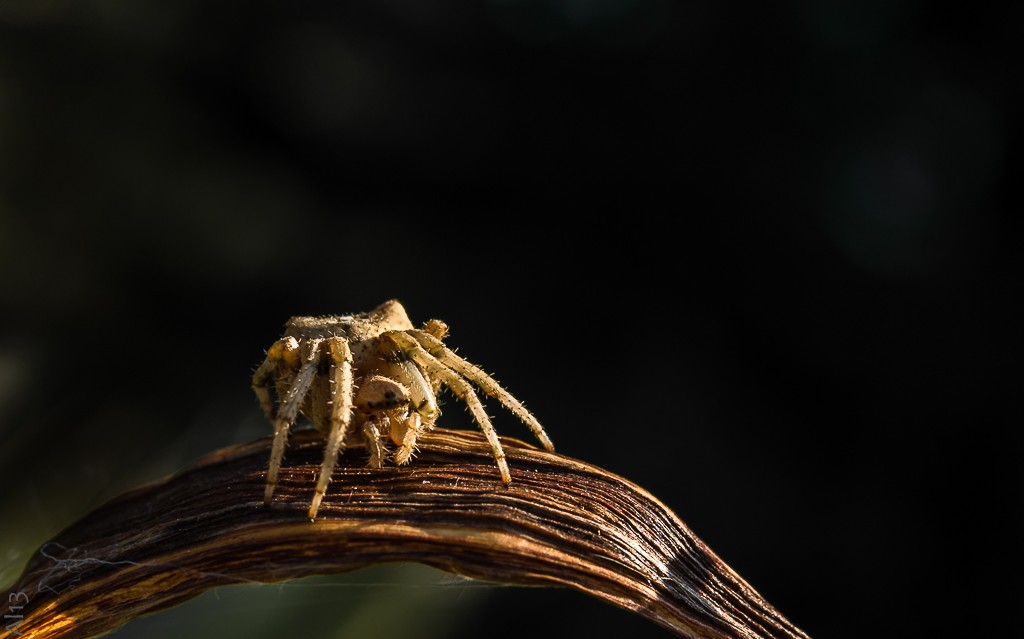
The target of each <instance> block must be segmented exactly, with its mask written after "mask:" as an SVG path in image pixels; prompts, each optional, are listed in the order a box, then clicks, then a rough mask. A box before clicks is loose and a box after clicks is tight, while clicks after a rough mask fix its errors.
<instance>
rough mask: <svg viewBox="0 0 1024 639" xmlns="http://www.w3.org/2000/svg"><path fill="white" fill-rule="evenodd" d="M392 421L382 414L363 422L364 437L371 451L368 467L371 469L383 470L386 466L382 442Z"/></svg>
mask: <svg viewBox="0 0 1024 639" xmlns="http://www.w3.org/2000/svg"><path fill="white" fill-rule="evenodd" d="M390 421H391V420H390V419H388V416H387V415H385V414H383V413H381V414H380V415H374V416H372V417H370V418H369V419H367V420H366V421H364V422H363V437H364V438H365V439H366V447H367V448H368V449H370V461H369V463H368V464H366V465H367V466H369V467H370V468H381V467H382V466H383V465H384V463H383V462H384V446H383V444H381V442H382V441H383V440H384V437H385V435H384V433H386V432H387V431H388V427H389V424H390Z"/></svg>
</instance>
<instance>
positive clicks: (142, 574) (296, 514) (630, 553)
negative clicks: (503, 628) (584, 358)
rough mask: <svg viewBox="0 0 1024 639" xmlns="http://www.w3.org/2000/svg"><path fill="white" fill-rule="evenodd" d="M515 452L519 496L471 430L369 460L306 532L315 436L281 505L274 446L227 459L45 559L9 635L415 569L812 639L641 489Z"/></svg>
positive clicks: (165, 486)
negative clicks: (267, 587) (335, 577)
mask: <svg viewBox="0 0 1024 639" xmlns="http://www.w3.org/2000/svg"><path fill="white" fill-rule="evenodd" d="M504 445H505V447H506V452H507V455H508V461H509V465H510V466H511V467H512V474H513V481H512V484H511V485H510V486H504V485H503V484H502V483H501V482H500V481H499V479H498V475H497V471H496V470H495V468H494V460H493V458H492V456H491V451H490V447H489V446H488V445H487V443H486V441H485V440H483V438H482V437H481V436H479V435H478V434H477V433H472V432H465V431H451V430H443V429H437V430H435V431H434V432H432V433H430V434H429V435H426V436H424V437H423V438H422V439H421V440H420V446H419V454H418V455H417V458H416V460H415V461H414V462H413V463H412V464H411V465H409V466H406V467H403V468H385V469H383V470H371V469H367V468H365V467H364V466H363V464H364V463H365V462H364V459H363V457H364V455H362V454H361V451H352V452H350V453H349V454H345V455H342V457H341V459H340V460H339V464H338V466H337V467H336V469H335V471H334V475H333V482H332V483H331V485H330V489H329V490H328V493H327V496H326V498H325V499H324V502H323V505H322V506H321V507H320V513H319V515H318V517H317V520H316V522H313V523H311V522H310V521H309V520H308V519H307V518H306V509H307V508H308V506H309V500H310V498H311V497H312V495H313V487H314V485H315V482H316V475H317V472H318V470H319V467H320V462H321V461H322V455H323V441H322V439H320V437H319V436H318V435H316V434H315V433H312V432H300V433H296V434H295V435H294V436H293V437H292V440H291V442H290V445H289V449H288V453H287V455H286V460H285V464H284V466H283V467H282V471H281V479H280V482H279V484H278V487H277V492H276V493H275V495H274V501H273V503H272V504H271V506H270V507H264V506H263V503H262V498H263V489H264V482H265V474H266V465H267V458H268V456H269V447H270V440H269V439H264V440H260V441H257V442H254V443H252V444H248V445H244V446H233V447H230V448H226V449H223V450H220V451H217V452H215V453H213V454H211V455H208V456H207V457H205V458H203V459H201V460H200V461H199V462H197V463H196V464H195V465H193V466H192V467H190V468H188V469H186V470H184V471H182V472H180V473H178V474H177V475H175V476H173V477H170V478H169V479H167V480H165V481H161V482H158V483H154V484H151V485H148V486H144V487H142V488H138V489H136V490H133V491H131V492H129V493H126V494H124V495H122V496H121V497H118V498H117V499H114V500H113V501H111V502H109V503H107V504H105V505H103V506H101V507H100V508H98V509H96V510H95V511H93V512H92V513H90V514H89V515H87V516H85V517H84V518H83V519H81V520H80V521H78V522H76V523H74V524H72V525H71V526H70V527H68V528H67V529H66V530H64V531H63V532H62V533H60V534H59V535H57V536H56V537H55V538H54V539H53V540H51V541H50V542H48V543H47V544H45V545H44V546H43V547H42V548H41V549H40V551H39V552H38V553H37V554H36V555H35V557H34V558H33V559H32V561H31V562H30V563H29V565H28V566H27V567H26V569H25V572H24V573H23V574H22V576H21V577H20V578H19V580H18V582H17V583H16V584H15V585H13V586H12V587H10V588H9V589H8V591H9V592H14V593H19V592H20V593H25V596H26V597H27V599H28V603H27V604H25V606H24V609H22V610H20V611H19V614H24V619H23V620H21V621H20V623H17V624H16V625H14V624H12V625H11V626H8V630H7V631H6V632H5V633H3V634H0V636H2V637H8V636H16V635H15V634H14V632H13V631H12V628H13V629H15V630H17V631H18V632H20V633H21V634H22V635H25V636H31V637H33V638H34V639H47V638H50V637H67V638H76V637H93V636H96V635H99V634H102V633H104V632H108V631H110V630H112V629H114V628H116V627H118V626H120V625H122V624H124V623H126V622H128V621H129V620H131V619H133V618H134V617H137V616H139V615H142V614H146V613H151V612H154V611H157V610H160V609H163V608H167V607H170V606H174V605H176V604H179V603H182V602H183V601H186V600H188V599H191V598H192V597H195V596H196V595H198V594H200V593H202V592H203V591H205V590H207V589H209V588H213V587H215V586H221V585H226V584H236V583H242V582H260V583H265V582H276V581H281V580H284V579H291V578H295V577H304V576H308V575H317V574H333V573H339V572H344V571H348V570H353V569H355V568H360V567H363V566H367V565H370V564H378V563H383V562H402V561H414V562H420V563H424V564H428V565H430V566H434V567H437V568H441V569H443V570H447V571H450V572H453V573H457V574H460V575H464V576H467V577H472V578H475V579H481V580H486V581H491V582H500V583H507V584H534V585H555V586H566V587H569V588H575V589H577V590H581V591H583V592H586V593H588V594H591V595H593V596H595V597H598V598H599V599H602V600H604V601H607V602H610V603H613V604H615V605H618V606H621V607H623V608H626V609H628V610H632V611H634V612H636V613H638V614H641V615H643V616H645V617H647V618H649V619H651V620H652V621H654V622H655V623H658V624H660V625H661V626H664V627H665V628H668V629H669V630H671V631H673V632H674V633H675V634H677V635H679V636H681V637H707V638H724V637H734V638H739V637H743V638H755V637H756V638H762V637H778V638H781V637H789V638H792V637H804V638H806V635H805V634H804V633H803V632H801V631H800V630H799V629H797V628H796V627H795V626H793V624H791V623H790V622H789V621H787V620H786V619H785V618H784V617H783V616H782V615H781V614H779V613H778V612H777V611H776V610H775V609H774V608H772V607H771V606H770V605H769V604H768V603H767V602H766V601H764V599H762V598H761V597H760V595H758V594H757V593H756V592H755V591H754V590H753V589H752V588H751V587H750V586H749V585H748V584H747V583H746V582H745V581H744V580H743V579H741V578H740V577H739V576H738V575H737V574H736V573H735V572H733V571H732V569H730V568H729V567H728V566H727V565H725V563H723V562H722V561H721V560H720V559H719V558H718V557H716V556H715V555H714V553H712V552H711V550H710V549H708V547H707V546H705V545H704V543H703V542H702V541H701V540H700V539H698V538H697V537H696V536H695V535H694V534H693V533H692V532H691V531H690V530H689V529H688V528H687V527H686V526H685V525H684V524H683V523H682V522H681V521H680V520H679V519H678V518H677V517H676V516H675V515H674V514H673V513H672V512H671V511H670V510H669V509H668V508H666V507H665V506H664V505H663V504H662V503H661V502H659V501H658V500H657V499H655V498H654V497H652V496H651V495H649V494H648V493H647V492H645V491H644V490H643V489H641V488H639V487H637V486H635V485H633V484H631V483H630V482H628V481H626V480H624V479H622V478H620V477H616V476H615V475H611V474H609V473H607V472H605V471H603V470H601V469H599V468H595V467H593V466H589V465H587V464H583V463H581V462H578V461H576V460H574V459H571V458H568V457H565V456H562V455H558V454H553V453H548V452H543V451H539V450H536V449H534V448H532V447H530V446H528V445H526V444H523V443H522V442H518V441H516V440H509V439H505V440H504ZM21 603H24V602H21ZM7 623H11V620H10V619H8V620H7Z"/></svg>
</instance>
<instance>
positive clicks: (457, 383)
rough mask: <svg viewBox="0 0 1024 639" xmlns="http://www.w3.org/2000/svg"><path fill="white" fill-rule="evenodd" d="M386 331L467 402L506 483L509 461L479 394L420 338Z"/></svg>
mask: <svg viewBox="0 0 1024 639" xmlns="http://www.w3.org/2000/svg"><path fill="white" fill-rule="evenodd" d="M385 335H387V336H388V337H390V338H391V340H392V341H393V342H394V343H395V344H397V345H398V347H399V348H401V349H402V350H403V351H405V352H406V353H407V354H408V355H409V357H411V358H412V360H413V361H415V362H416V363H417V364H419V365H420V366H422V367H423V369H424V371H425V372H426V373H428V374H429V375H431V376H436V377H438V378H439V379H440V380H441V381H442V382H443V383H444V385H445V386H447V387H448V388H450V389H452V391H453V392H454V393H455V394H456V395H457V396H458V397H459V398H460V399H462V400H463V401H464V402H466V406H468V407H469V411H470V413H472V414H473V418H474V419H475V420H476V423H477V425H479V426H480V430H482V431H483V433H484V436H485V437H486V438H487V441H488V443H490V445H491V450H492V451H493V452H494V461H495V463H497V465H498V472H499V473H501V481H502V482H503V483H505V484H506V485H507V484H509V483H511V482H512V476H511V475H510V474H509V471H508V462H506V461H505V451H504V449H502V447H501V440H499V439H498V433H497V432H496V431H495V430H494V425H493V424H491V420H490V418H489V417H487V413H486V412H485V411H484V407H483V404H481V403H480V398H479V397H477V395H476V393H475V392H474V391H473V387H472V386H470V385H469V382H467V381H466V380H464V379H462V378H461V377H459V375H458V374H457V373H456V372H455V371H453V370H452V369H450V368H448V367H447V366H445V365H444V364H442V363H441V362H440V361H438V359H437V358H436V357H434V356H433V355H431V354H430V353H428V352H427V351H425V350H423V347H422V346H420V344H419V342H417V341H416V340H415V339H413V338H412V337H410V336H409V335H408V334H407V333H406V332H404V331H390V332H388V333H385Z"/></svg>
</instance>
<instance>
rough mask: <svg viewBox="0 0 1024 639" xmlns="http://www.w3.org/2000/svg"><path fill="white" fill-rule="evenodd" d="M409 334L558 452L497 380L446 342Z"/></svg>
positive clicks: (520, 405) (542, 429)
mask: <svg viewBox="0 0 1024 639" xmlns="http://www.w3.org/2000/svg"><path fill="white" fill-rule="evenodd" d="M408 333H411V334H412V336H413V337H415V338H416V341H418V342H419V343H420V344H421V345H422V346H423V348H425V349H426V350H427V352H428V353H430V354H431V355H433V356H434V357H436V358H437V359H438V361H440V362H441V363H442V364H444V365H445V366H448V367H449V368H451V369H452V370H454V371H455V372H457V373H458V374H459V375H461V376H462V377H465V378H466V379H468V380H469V381H471V382H473V383H474V384H476V385H477V386H479V387H480V389H481V390H483V391H484V392H485V393H487V394H488V395H490V396H491V397H493V398H495V399H497V400H498V401H499V402H501V403H502V404H503V405H504V406H505V408H507V409H509V410H510V411H511V412H512V413H513V414H514V415H515V416H516V417H518V418H519V420H520V421H521V422H523V423H524V424H526V425H527V426H528V427H529V428H530V430H531V431H532V432H533V434H534V436H535V437H536V438H537V439H538V440H539V441H540V443H541V444H542V445H543V446H544V448H546V449H547V450H549V451H554V450H555V445H554V444H552V443H551V440H550V439H549V438H548V435H547V433H545V432H544V428H543V427H542V426H541V425H540V422H538V421H537V418H536V417H534V416H533V414H532V413H530V411H528V410H526V407H525V406H523V404H522V402H520V401H519V400H518V399H516V398H515V397H513V396H512V395H511V393H509V392H508V391H507V390H505V389H504V388H502V387H501V386H500V385H499V384H498V382H497V381H495V380H494V378H493V377H491V376H490V375H488V374H487V373H485V372H484V371H483V370H482V369H480V368H479V367H477V366H475V365H474V364H471V363H469V362H467V361H466V360H464V359H462V358H461V357H459V356H458V355H456V354H455V352H454V351H452V350H451V349H450V348H448V347H447V346H445V345H444V342H442V341H441V340H439V339H437V338H436V337H434V336H433V335H432V334H430V333H428V332H426V331H419V330H411V331H408Z"/></svg>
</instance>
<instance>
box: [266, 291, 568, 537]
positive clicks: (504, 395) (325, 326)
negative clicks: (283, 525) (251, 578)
mask: <svg viewBox="0 0 1024 639" xmlns="http://www.w3.org/2000/svg"><path fill="white" fill-rule="evenodd" d="M447 335H448V325H447V324H445V323H444V322H442V321H441V320H437V319H432V320H428V321H427V322H426V323H424V324H423V327H422V328H420V329H417V328H416V327H415V326H413V324H412V322H411V321H410V320H409V316H408V314H406V312H405V308H403V307H402V305H401V304H400V303H399V302H398V301H397V300H389V301H387V302H384V303H383V304H381V305H380V306H378V307H377V308H375V309H373V310H372V311H369V312H366V313H356V314H353V315H335V316H323V317H307V316H297V317H292V318H291V319H289V320H288V322H287V323H286V324H285V333H284V336H282V337H281V339H279V340H277V341H276V342H274V344H272V345H271V347H270V348H269V349H267V356H266V359H264V361H263V363H262V364H261V365H260V366H259V368H258V369H257V370H256V372H255V374H254V375H253V379H252V385H253V390H254V391H255V393H256V397H257V398H258V399H259V402H260V406H261V407H262V408H263V412H264V413H265V414H266V416H267V419H269V420H270V421H271V422H272V423H273V425H274V440H273V444H272V446H271V452H270V462H269V467H268V469H267V488H266V491H265V493H264V503H265V504H269V503H270V501H271V498H272V497H273V494H274V488H275V486H276V485H277V476H278V473H279V471H280V468H281V460H282V458H283V456H284V449H285V444H286V443H287V439H288V432H289V431H290V429H291V427H292V425H293V424H294V423H295V420H296V418H297V417H298V415H299V413H301V414H303V415H305V416H306V417H307V418H308V419H309V420H310V421H311V422H312V423H313V426H314V427H315V428H316V429H317V430H318V431H319V432H321V433H322V434H323V435H324V436H325V437H326V438H327V445H326V447H325V449H324V461H323V464H322V465H321V467H320V476H319V479H318V480H317V485H316V491H315V493H314V495H313V500H312V503H311V504H310V507H309V512H308V514H309V518H310V520H313V519H315V518H316V514H317V511H318V510H319V508H320V502H321V500H322V499H323V496H324V493H325V492H326V490H327V484H328V483H329V482H330V477H331V473H332V471H333V470H334V465H335V461H336V460H337V457H338V454H339V453H340V452H341V451H342V450H344V449H345V448H347V447H348V446H353V445H360V446H365V447H366V448H367V449H368V450H369V454H370V458H369V462H368V465H369V466H370V467H371V468H381V467H382V466H383V464H384V461H385V460H386V459H388V458H390V459H391V460H392V461H393V462H394V463H395V464H397V465H404V464H408V463H409V461H410V460H411V459H412V455H413V453H414V452H415V449H416V441H417V439H418V437H419V436H420V435H421V434H422V433H424V432H426V431H428V430H430V429H431V428H433V426H434V423H435V422H436V421H437V418H438V417H439V416H440V414H441V411H440V409H439V408H438V406H437V394H438V392H439V391H440V389H441V387H442V386H445V387H447V388H448V389H450V390H451V391H452V392H453V393H454V394H455V395H456V396H457V397H458V398H459V399H461V400H462V401H463V402H465V403H466V406H467V407H468V408H469V411H470V413H471V414H472V415H473V418H474V420H475V421H476V422H477V424H478V425H479V426H480V430H482V431H483V433H484V436H485V437H486V438H487V441H488V443H489V444H490V445H491V449H492V450H493V452H494V460H495V462H496V464H497V466H498V472H499V474H500V475H501V480H502V482H504V483H505V484H508V483H510V482H511V481H512V478H511V475H510V474H509V470H508V464H507V462H506V461H505V453H504V451H503V450H502V447H501V442H500V440H499V439H498V435H497V432H496V431H495V430H494V426H493V425H492V424H491V420H490V419H489V418H488V417H487V414H486V412H485V411H484V408H483V405H482V404H481V403H480V398H479V397H478V396H477V393H476V391H475V390H474V388H473V386H474V385H475V386H476V387H477V388H479V389H480V390H482V391H483V392H484V393H485V394H487V395H489V396H491V397H493V398H495V399H497V400H498V401H499V402H501V404H502V405H504V406H505V407H506V408H507V409H508V410H509V411H511V412H512V413H513V414H514V415H515V416H516V417H518V418H519V419H520V420H521V421H522V422H523V423H525V424H526V425H527V426H528V427H529V428H530V430H531V431H532V432H533V434H534V435H535V436H536V437H537V439H538V440H539V441H540V443H541V444H542V445H543V446H544V448H546V449H547V450H554V446H553V445H552V443H551V440H550V439H549V438H548V436H547V434H546V433H545V432H544V429H543V427H541V425H540V422H538V421H537V419H536V418H535V417H534V416H533V415H532V414H531V413H530V412H529V411H528V410H526V408H525V407H524V406H523V404H522V403H521V402H520V401H519V400H517V399H516V398H515V397H513V396H512V395H511V394H510V393H509V392H508V391H506V390H505V389H504V388H502V387H501V386H500V385H499V384H498V382H496V381H495V380H494V379H493V378H491V377H490V376H489V375H487V373H485V372H484V371H483V370H481V369H480V368H479V367H477V366H476V365H474V364H471V363H470V362H468V361H466V360H465V359H463V358H462V357H459V356H458V355H456V354H455V353H454V351H452V350H451V349H449V348H448V347H447V346H446V345H445V344H444V339H445V337H446V336H447ZM271 387H273V389H274V395H276V398H277V402H276V407H275V403H274V401H273V400H272V399H271V393H270V389H271ZM389 439H390V441H391V442H392V443H393V444H395V446H397V448H396V449H395V451H394V452H393V453H389V452H388V446H387V444H388V440H389Z"/></svg>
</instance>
